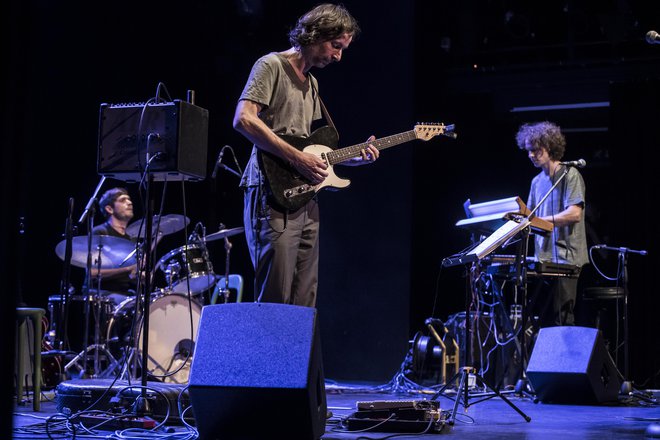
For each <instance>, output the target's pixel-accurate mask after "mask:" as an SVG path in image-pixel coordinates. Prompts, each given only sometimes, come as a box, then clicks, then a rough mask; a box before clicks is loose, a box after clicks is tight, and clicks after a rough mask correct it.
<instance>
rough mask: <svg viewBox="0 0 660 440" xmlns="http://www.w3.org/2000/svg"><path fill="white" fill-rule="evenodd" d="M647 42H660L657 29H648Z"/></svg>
mask: <svg viewBox="0 0 660 440" xmlns="http://www.w3.org/2000/svg"><path fill="white" fill-rule="evenodd" d="M646 42H647V43H649V44H660V34H658V33H657V32H656V31H648V32H647V33H646Z"/></svg>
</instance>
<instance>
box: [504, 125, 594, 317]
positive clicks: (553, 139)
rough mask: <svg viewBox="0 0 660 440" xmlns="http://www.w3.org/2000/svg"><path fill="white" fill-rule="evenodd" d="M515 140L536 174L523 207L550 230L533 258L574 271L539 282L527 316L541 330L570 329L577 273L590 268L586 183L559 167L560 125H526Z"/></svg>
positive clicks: (539, 241) (537, 244) (568, 168)
mask: <svg viewBox="0 0 660 440" xmlns="http://www.w3.org/2000/svg"><path fill="white" fill-rule="evenodd" d="M515 139H516V143H517V145H518V148H520V149H521V150H523V151H524V152H525V153H526V154H527V157H528V158H529V159H530V161H531V162H532V164H533V165H534V167H536V168H538V169H539V170H540V172H539V173H538V174H537V175H536V176H535V177H534V178H533V179H532V181H531V184H530V190H529V197H528V199H527V207H528V208H529V209H530V210H532V211H534V213H535V214H536V216H537V217H539V218H540V219H541V220H545V221H548V222H550V223H551V224H552V231H551V233H550V234H547V235H541V234H537V235H534V244H533V247H534V249H533V252H534V257H535V258H536V259H537V260H538V261H540V262H548V263H554V264H559V265H569V266H573V267H575V268H576V271H575V273H574V274H573V275H572V276H556V277H543V278H541V280H540V282H539V283H536V286H535V288H534V289H535V291H533V292H529V293H530V294H531V295H529V297H530V298H534V299H535V303H534V306H533V310H528V313H529V316H535V315H536V316H539V323H538V324H539V326H540V327H549V326H557V325H574V324H575V317H574V311H573V309H574V307H575V301H576V297H577V287H578V279H579V274H580V269H581V268H582V267H583V266H584V265H585V264H587V263H588V262H589V258H588V255H587V240H586V233H585V221H584V207H585V190H586V188H585V183H584V179H583V178H582V175H581V174H580V172H579V171H578V170H577V168H576V167H574V166H568V165H566V164H564V163H562V162H560V161H561V159H562V157H563V156H564V152H565V151H566V139H565V137H564V135H563V134H562V132H561V129H560V127H559V126H558V125H556V124H554V123H552V122H548V121H543V122H536V123H526V124H523V125H521V126H520V127H519V129H518V132H517V133H516V137H515ZM559 179H561V181H560V182H559V184H557V186H555V188H554V189H552V192H550V189H551V188H552V187H553V185H554V184H555V183H556V182H557V180H559ZM548 193H549V194H548ZM546 194H547V197H546ZM544 197H545V200H543V199H544ZM541 202H542V203H541ZM539 204H540V206H538V208H537V205H539Z"/></svg>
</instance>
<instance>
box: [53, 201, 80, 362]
mask: <svg viewBox="0 0 660 440" xmlns="http://www.w3.org/2000/svg"><path fill="white" fill-rule="evenodd" d="M72 216H73V198H69V212H68V215H67V218H66V223H65V226H64V239H65V248H64V266H63V269H62V283H61V285H60V304H61V307H60V309H59V310H58V312H57V313H58V314H59V316H57V322H58V323H61V324H62V328H58V326H55V328H54V335H53V347H54V349H55V351H57V352H62V351H63V350H64V351H66V350H68V349H69V341H68V339H67V335H68V329H67V316H68V313H67V309H68V305H69V288H70V286H71V281H70V279H71V254H72V242H73V231H74V229H75V226H73V224H72V223H73V222H72V220H73V219H72Z"/></svg>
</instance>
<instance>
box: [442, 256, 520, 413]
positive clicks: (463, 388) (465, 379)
mask: <svg viewBox="0 0 660 440" xmlns="http://www.w3.org/2000/svg"><path fill="white" fill-rule="evenodd" d="M475 268H476V266H475V265H473V266H472V269H473V270H476V269H475ZM470 273H471V274H473V271H472V270H470ZM470 284H471V285H470V289H468V292H466V298H465V339H464V342H465V345H464V347H463V350H464V357H463V359H464V360H465V365H466V366H464V367H463V368H461V371H460V372H458V373H456V374H455V375H454V377H452V378H451V379H450V380H449V381H447V383H446V384H445V385H444V386H443V387H442V388H440V390H438V392H436V393H435V394H434V395H433V397H431V400H436V399H438V398H439V397H440V395H442V393H443V392H444V391H445V389H446V388H447V387H448V386H449V384H451V383H453V382H454V381H455V380H456V379H458V378H460V380H459V385H458V390H457V391H456V397H455V398H454V408H453V410H452V413H451V416H450V417H449V419H448V420H447V423H449V424H450V425H453V424H454V422H455V421H456V412H457V410H458V405H459V402H460V401H461V400H462V401H463V407H464V408H465V409H466V410H467V408H468V407H470V406H471V405H474V404H477V403H479V402H482V401H484V400H488V399H491V398H493V397H499V398H501V399H502V400H504V402H506V404H507V405H509V406H510V407H511V408H513V409H514V410H515V411H516V412H517V413H518V414H520V415H521V416H522V417H523V418H524V419H525V421H526V422H529V421H531V420H532V419H531V417H529V416H527V415H526V414H525V413H523V412H522V411H521V410H520V409H519V408H518V407H517V406H515V405H514V404H513V403H511V401H510V400H509V399H507V398H506V397H505V396H504V395H503V394H502V393H500V392H499V391H497V390H494V389H493V388H491V387H490V386H489V385H488V384H487V383H486V381H485V380H484V378H483V377H481V376H479V375H478V374H476V373H475V369H474V367H472V366H471V365H470V364H471V359H470V349H469V347H470V345H471V344H470V320H471V318H470V304H471V301H470V297H471V293H472V292H473V291H474V285H473V283H472V282H471V283H470ZM471 374H472V375H473V376H474V378H475V380H476V381H477V383H480V384H482V385H484V386H485V387H486V388H487V389H488V390H490V391H491V393H481V394H478V395H473V396H472V397H478V398H481V399H479V400H477V401H476V402H473V403H470V393H469V379H470V375H471ZM449 398H450V399H451V397H449Z"/></svg>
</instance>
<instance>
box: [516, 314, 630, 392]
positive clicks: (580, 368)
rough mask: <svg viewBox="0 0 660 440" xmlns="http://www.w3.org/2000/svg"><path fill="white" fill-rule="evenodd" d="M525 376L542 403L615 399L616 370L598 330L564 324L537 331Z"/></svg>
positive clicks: (617, 385) (617, 376)
mask: <svg viewBox="0 0 660 440" xmlns="http://www.w3.org/2000/svg"><path fill="white" fill-rule="evenodd" d="M527 377H528V378H529V382H530V384H531V385H532V388H533V389H534V391H535V392H536V396H537V398H538V399H539V400H540V401H542V402H552V403H576V404H580V403H581V404H591V403H603V402H608V401H615V400H617V396H618V394H619V390H620V387H621V379H620V377H619V372H618V370H617V368H616V366H615V365H614V362H613V361H612V358H611V357H610V355H609V353H608V352H607V349H606V348H605V343H604V342H603V339H602V336H601V334H600V331H599V330H598V329H595V328H589V327H578V326H563V327H546V328H542V329H540V330H539V333H538V337H537V339H536V343H535V344H534V348H533V350H532V355H531V356H530V359H529V365H528V367H527Z"/></svg>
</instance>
